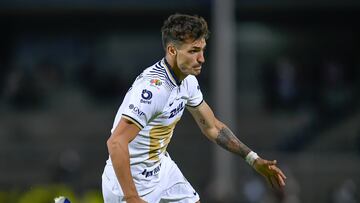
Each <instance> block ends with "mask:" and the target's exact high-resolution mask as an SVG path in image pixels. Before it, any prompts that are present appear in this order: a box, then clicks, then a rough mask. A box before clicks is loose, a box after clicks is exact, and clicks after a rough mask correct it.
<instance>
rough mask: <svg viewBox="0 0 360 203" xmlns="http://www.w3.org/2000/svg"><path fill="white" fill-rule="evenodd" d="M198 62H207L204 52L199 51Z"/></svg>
mask: <svg viewBox="0 0 360 203" xmlns="http://www.w3.org/2000/svg"><path fill="white" fill-rule="evenodd" d="M198 62H199V63H205V57H204V53H202V52H201V53H199V56H198Z"/></svg>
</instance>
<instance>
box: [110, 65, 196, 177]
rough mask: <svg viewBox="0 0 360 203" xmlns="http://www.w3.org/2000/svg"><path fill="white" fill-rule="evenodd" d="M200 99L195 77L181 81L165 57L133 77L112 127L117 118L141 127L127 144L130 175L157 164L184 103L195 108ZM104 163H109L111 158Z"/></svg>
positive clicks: (180, 114) (163, 153)
mask: <svg viewBox="0 0 360 203" xmlns="http://www.w3.org/2000/svg"><path fill="white" fill-rule="evenodd" d="M202 101H203V95H202V93H201V90H200V87H199V84H198V81H197V79H196V77H195V76H192V75H189V76H187V77H186V78H185V79H184V80H183V81H182V82H181V83H180V82H179V81H178V80H177V79H176V77H175V75H174V72H173V71H172V69H171V67H170V66H169V64H168V63H167V62H166V60H165V58H164V59H162V60H160V61H159V62H157V63H156V64H154V65H152V66H150V67H148V68H146V69H145V70H144V71H143V72H142V73H141V74H140V75H139V76H138V77H137V78H136V80H135V81H134V83H133V85H132V86H131V88H130V89H129V91H128V92H127V93H126V95H125V98H124V100H123V103H122V104H121V106H120V108H119V110H118V112H117V115H116V117H115V121H114V124H113V128H112V132H113V131H114V129H115V128H116V126H117V124H118V122H119V120H120V118H125V119H128V120H130V121H132V122H133V123H134V124H136V125H137V126H138V127H139V128H140V129H141V130H140V132H139V134H138V135H137V136H136V137H135V139H134V140H133V141H131V142H130V143H129V153H130V167H131V171H132V173H133V175H134V173H135V174H139V173H144V172H145V171H144V169H146V168H153V169H154V168H155V167H156V166H158V165H159V164H160V162H161V160H162V158H163V157H164V156H165V154H166V148H167V146H168V144H169V142H170V140H171V137H172V135H173V131H174V128H175V125H176V123H177V122H178V121H179V120H180V118H181V116H182V114H183V111H184V109H185V106H186V105H187V106H191V107H196V106H198V105H200V104H201V103H202ZM107 163H108V164H110V165H111V160H110V158H109V159H108V161H107ZM155 172H156V171H154V173H155ZM150 175H151V174H150Z"/></svg>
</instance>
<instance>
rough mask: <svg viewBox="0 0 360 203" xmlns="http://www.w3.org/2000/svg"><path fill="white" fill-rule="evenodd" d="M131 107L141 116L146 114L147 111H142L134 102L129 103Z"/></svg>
mask: <svg viewBox="0 0 360 203" xmlns="http://www.w3.org/2000/svg"><path fill="white" fill-rule="evenodd" d="M129 109H131V110H132V112H133V113H134V114H136V115H138V116H139V117H141V116H145V113H144V112H142V111H141V110H140V109H139V107H137V106H135V105H134V104H130V105H129Z"/></svg>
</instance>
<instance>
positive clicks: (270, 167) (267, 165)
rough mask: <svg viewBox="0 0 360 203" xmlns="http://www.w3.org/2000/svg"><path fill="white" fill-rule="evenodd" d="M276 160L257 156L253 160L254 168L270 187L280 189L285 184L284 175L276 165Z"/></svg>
mask: <svg viewBox="0 0 360 203" xmlns="http://www.w3.org/2000/svg"><path fill="white" fill-rule="evenodd" d="M276 163H277V162H276V160H274V161H268V160H265V159H262V158H258V159H256V160H255V162H254V166H253V167H254V169H255V170H256V171H257V172H258V173H260V174H261V175H262V176H263V177H264V178H265V179H266V181H267V182H268V183H269V184H270V185H271V187H272V188H274V189H277V190H282V188H283V187H284V186H285V179H286V176H285V175H284V173H283V172H282V171H281V170H280V169H279V168H278V167H276V166H275V165H276Z"/></svg>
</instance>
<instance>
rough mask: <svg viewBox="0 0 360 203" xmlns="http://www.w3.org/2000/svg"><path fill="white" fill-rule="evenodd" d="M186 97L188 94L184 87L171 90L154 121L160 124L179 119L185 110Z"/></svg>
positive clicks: (187, 97)
mask: <svg viewBox="0 0 360 203" xmlns="http://www.w3.org/2000/svg"><path fill="white" fill-rule="evenodd" d="M188 99H189V95H188V93H187V91H185V89H184V88H176V89H174V90H173V91H172V92H171V94H170V96H169V98H168V100H167V102H166V104H165V106H164V108H163V110H162V112H161V113H160V115H158V116H157V118H156V119H155V120H154V121H156V123H157V124H160V125H168V124H170V123H173V122H174V121H176V120H177V119H180V118H181V116H182V114H183V112H184V110H185V105H186V104H187V101H188Z"/></svg>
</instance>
